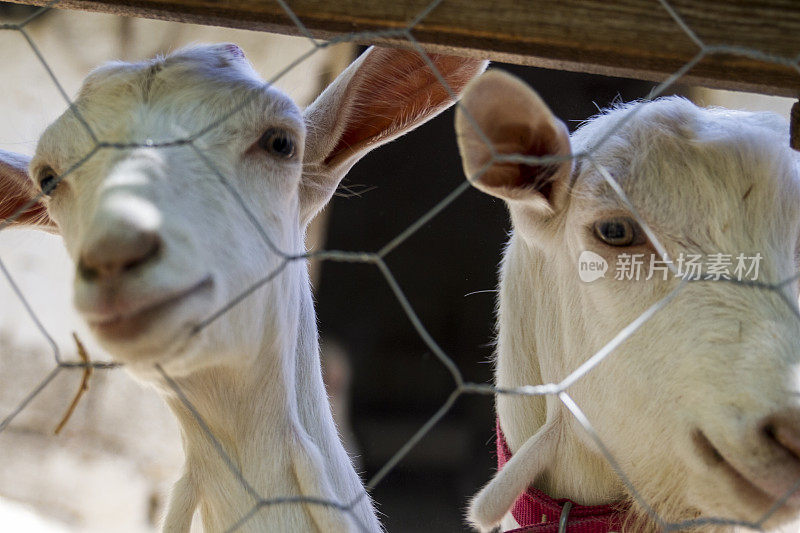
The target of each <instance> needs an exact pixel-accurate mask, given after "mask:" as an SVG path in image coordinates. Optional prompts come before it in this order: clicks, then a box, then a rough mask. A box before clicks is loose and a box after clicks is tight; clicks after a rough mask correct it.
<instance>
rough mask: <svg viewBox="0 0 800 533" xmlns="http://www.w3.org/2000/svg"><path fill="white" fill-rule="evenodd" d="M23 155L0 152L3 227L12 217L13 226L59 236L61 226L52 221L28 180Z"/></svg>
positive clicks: (27, 159) (25, 159)
mask: <svg viewBox="0 0 800 533" xmlns="http://www.w3.org/2000/svg"><path fill="white" fill-rule="evenodd" d="M29 162H30V159H29V158H27V157H26V156H24V155H20V154H15V153H13V152H6V151H4V150H0V224H2V223H3V222H4V221H5V220H6V219H8V218H9V217H12V218H13V220H12V221H11V225H12V226H29V227H36V228H37V229H42V230H45V231H49V232H51V233H56V232H57V231H58V226H56V224H55V223H54V222H53V221H52V220H51V219H50V217H49V216H48V214H47V208H46V207H45V206H44V203H43V202H42V201H41V200H40V199H37V197H38V196H39V194H38V191H37V190H36V188H35V187H34V186H33V183H31V180H29V179H28V170H27V169H28V163H29Z"/></svg>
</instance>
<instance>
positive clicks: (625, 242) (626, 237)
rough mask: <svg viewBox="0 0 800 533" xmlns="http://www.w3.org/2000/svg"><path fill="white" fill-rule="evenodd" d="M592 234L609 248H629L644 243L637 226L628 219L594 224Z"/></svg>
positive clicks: (601, 221)
mask: <svg viewBox="0 0 800 533" xmlns="http://www.w3.org/2000/svg"><path fill="white" fill-rule="evenodd" d="M594 234H595V235H596V236H597V238H598V239H600V240H601V241H603V242H604V243H606V244H609V245H611V246H631V245H633V244H641V243H643V242H644V238H643V237H642V234H643V231H642V229H641V228H640V227H639V224H637V223H636V222H635V221H634V220H633V219H631V218H628V217H614V218H607V219H605V220H599V221H597V222H595V223H594Z"/></svg>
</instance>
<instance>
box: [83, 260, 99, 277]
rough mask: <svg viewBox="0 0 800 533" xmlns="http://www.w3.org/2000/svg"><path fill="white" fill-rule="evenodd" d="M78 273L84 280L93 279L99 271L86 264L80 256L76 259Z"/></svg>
mask: <svg viewBox="0 0 800 533" xmlns="http://www.w3.org/2000/svg"><path fill="white" fill-rule="evenodd" d="M78 275H79V276H80V277H81V279H83V280H85V281H94V280H96V279H97V277H98V275H99V273H98V271H97V269H95V268H92V267H90V266H89V265H87V264H86V261H85V260H84V258H83V257H81V258H80V260H79V261H78Z"/></svg>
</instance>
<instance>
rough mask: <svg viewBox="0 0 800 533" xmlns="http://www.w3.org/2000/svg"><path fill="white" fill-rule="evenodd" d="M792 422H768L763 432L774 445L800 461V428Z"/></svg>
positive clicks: (778, 420)
mask: <svg viewBox="0 0 800 533" xmlns="http://www.w3.org/2000/svg"><path fill="white" fill-rule="evenodd" d="M791 422H792V421H788V420H787V421H783V420H781V419H777V420H774V421H771V422H768V423H767V424H765V425H764V426H763V428H762V432H763V434H764V436H765V437H766V438H767V439H768V440H770V441H771V442H772V443H774V444H776V445H777V446H780V447H781V448H783V449H784V450H786V451H787V452H789V453H790V454H792V455H793V456H795V457H796V458H798V459H800V426H797V425H796V424H793V423H791Z"/></svg>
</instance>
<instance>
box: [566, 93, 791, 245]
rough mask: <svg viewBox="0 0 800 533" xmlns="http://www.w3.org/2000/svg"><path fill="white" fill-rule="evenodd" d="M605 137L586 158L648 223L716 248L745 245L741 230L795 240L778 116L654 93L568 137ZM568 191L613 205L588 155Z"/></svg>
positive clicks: (784, 128)
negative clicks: (616, 185)
mask: <svg viewBox="0 0 800 533" xmlns="http://www.w3.org/2000/svg"><path fill="white" fill-rule="evenodd" d="M637 106H641V107H642V108H641V109H638V110H637ZM631 111H636V114H635V115H634V116H632V117H628V118H627V119H625V122H624V123H620V120H621V119H624V117H625V114H626V113H630V112H631ZM604 137H605V141H604V142H602V143H601V144H599V145H598V146H597V147H596V148H594V150H593V151H592V158H593V160H594V161H595V162H596V163H597V164H598V165H601V166H602V167H603V168H604V169H605V170H607V171H608V172H609V173H610V174H611V175H612V176H613V177H614V178H615V180H617V181H618V182H619V183H620V185H621V186H622V188H623V190H624V191H625V193H626V195H627V196H628V198H629V199H630V200H631V202H632V203H633V205H634V206H635V207H636V208H637V210H638V211H639V212H640V213H641V214H642V216H643V217H644V218H645V220H646V221H647V222H648V224H651V225H652V226H653V229H658V230H665V231H666V232H667V233H668V234H673V235H676V236H677V237H680V236H685V237H688V238H690V239H691V240H693V241H694V240H697V239H699V240H700V241H701V242H702V241H708V240H709V239H711V240H712V241H715V244H717V245H720V246H724V247H727V246H734V245H741V244H744V243H743V242H742V234H745V235H746V236H748V237H749V240H751V241H759V240H760V239H763V238H769V236H768V235H767V234H771V235H772V238H775V239H777V240H781V241H785V239H787V238H792V239H795V238H796V234H797V232H798V210H797V209H796V206H797V205H798V202H799V201H800V179H799V177H798V168H797V166H798V165H797V162H796V155H795V154H794V152H793V151H792V150H791V149H790V148H789V146H788V124H786V122H785V121H784V120H783V119H781V118H780V117H778V116H777V115H772V114H767V113H745V112H736V111H728V110H722V109H702V108H698V107H696V106H695V105H694V104H691V103H690V102H688V101H686V100H683V99H674V98H670V99H662V100H659V101H655V102H652V103H640V104H635V105H633V106H626V107H622V108H618V109H616V110H614V111H611V112H609V113H607V114H606V115H603V116H601V117H598V118H597V119H595V120H594V121H593V122H592V123H589V124H587V125H586V126H584V127H582V128H581V129H579V130H578V132H576V133H575V134H574V135H573V145H574V148H575V151H576V152H578V151H581V150H585V149H591V148H592V146H593V143H595V144H596V143H597V141H598V140H599V139H603V138H604ZM573 192H574V196H575V197H576V198H577V199H578V202H576V203H577V204H579V205H581V206H584V207H583V209H587V208H588V209H591V210H595V211H603V210H607V211H608V210H612V209H615V208H616V209H619V207H621V203H620V201H619V199H618V198H617V195H616V193H615V192H614V191H613V189H612V188H611V187H610V186H609V185H608V184H607V183H606V182H605V180H604V179H603V175H602V172H601V171H599V170H598V169H597V168H596V167H595V165H593V164H592V162H591V161H583V162H582V164H581V165H580V167H579V173H578V176H577V179H576V184H575V188H574V190H573ZM759 233H760V234H759Z"/></svg>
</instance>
